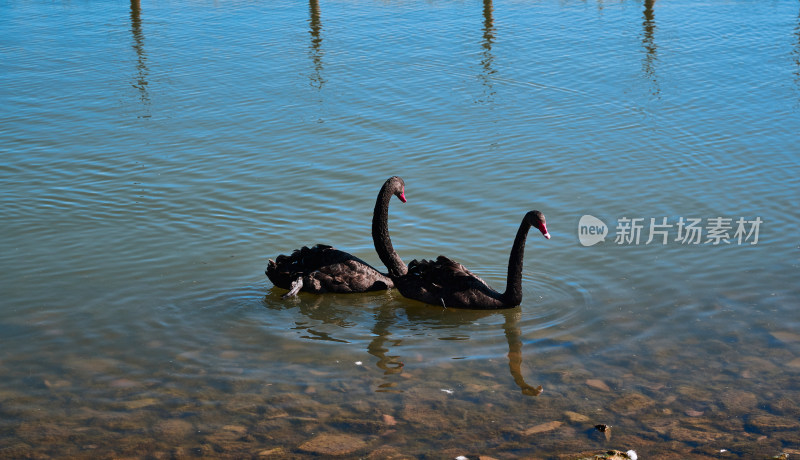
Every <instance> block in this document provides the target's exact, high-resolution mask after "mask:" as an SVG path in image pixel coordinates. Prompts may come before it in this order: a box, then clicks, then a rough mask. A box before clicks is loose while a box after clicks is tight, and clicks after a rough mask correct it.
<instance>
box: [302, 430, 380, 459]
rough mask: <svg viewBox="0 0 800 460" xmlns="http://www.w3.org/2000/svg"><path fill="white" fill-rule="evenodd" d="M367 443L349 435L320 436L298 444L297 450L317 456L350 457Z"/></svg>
mask: <svg viewBox="0 0 800 460" xmlns="http://www.w3.org/2000/svg"><path fill="white" fill-rule="evenodd" d="M366 446H367V443H366V442H364V440H363V439H361V438H360V437H358V436H353V435H350V434H321V435H319V436H317V437H315V438H313V439H311V440H309V441H306V442H304V443H303V444H300V447H299V449H300V450H302V451H304V452H309V453H312V454H317V455H333V456H339V455H350V454H352V453H354V452H356V451H359V450H361V449H364V448H365V447H366Z"/></svg>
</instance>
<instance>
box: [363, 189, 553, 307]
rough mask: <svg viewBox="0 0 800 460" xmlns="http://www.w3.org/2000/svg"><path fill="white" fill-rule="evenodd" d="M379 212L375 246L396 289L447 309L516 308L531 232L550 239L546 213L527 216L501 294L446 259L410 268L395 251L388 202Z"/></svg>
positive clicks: (374, 224) (418, 262) (374, 223)
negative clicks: (526, 241)
mask: <svg viewBox="0 0 800 460" xmlns="http://www.w3.org/2000/svg"><path fill="white" fill-rule="evenodd" d="M381 204H383V205H385V206H384V207H383V208H382V209H381V210H382V211H383V213H384V215H383V216H382V217H381V216H379V214H378V206H379V205H381ZM375 210H376V211H375V214H374V215H373V217H372V235H373V243H374V244H375V250H376V251H377V252H378V255H379V256H380V258H381V261H383V263H384V264H386V268H387V269H388V270H389V276H390V277H391V278H392V281H394V286H395V288H397V290H398V291H400V294H402V295H403V296H404V297H408V298H410V299H415V300H419V301H422V302H425V303H429V304H432V305H441V306H443V307H445V308H471V309H481V310H492V309H500V308H512V307H516V306H517V305H519V304H520V302H522V258H523V255H524V252H525V240H526V238H527V237H528V230H529V229H530V228H531V227H536V228H537V229H538V230H539V231H540V232H542V235H544V237H545V238H547V239H550V234H549V233H548V232H547V225H546V223H545V218H544V214H542V213H541V212H539V211H530V212H528V213H527V214H525V217H524V218H523V219H522V223H521V224H520V226H519V230H517V237H516V238H515V239H514V245H513V246H512V247H511V255H510V256H509V258H508V278H507V280H506V290H505V292H502V293H500V292H497V291H495V290H494V289H492V288H491V287H489V286H488V285H487V284H486V283H485V282H484V281H483V280H482V279H480V278H478V277H477V276H475V275H474V274H472V272H470V271H469V270H467V268H466V267H464V266H463V265H461V264H459V263H457V262H454V261H453V260H451V259H448V258H447V257H444V256H439V257H438V258H437V259H436V260H412V261H411V263H409V264H408V266H406V265H405V264H404V263H403V261H402V260H400V257H399V256H398V255H397V253H396V252H395V251H394V248H393V247H392V242H391V240H390V238H389V229H388V199H387V200H386V201H385V203H384V202H381V201H380V199H379V200H378V203H377V204H376V205H375ZM376 228H377V231H376ZM378 236H380V238H378Z"/></svg>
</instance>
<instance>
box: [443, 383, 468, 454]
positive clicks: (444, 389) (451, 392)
mask: <svg viewBox="0 0 800 460" xmlns="http://www.w3.org/2000/svg"><path fill="white" fill-rule="evenodd" d="M442 391H444V392H445V393H447V394H449V395H451V394H453V393H454V391H453V390H451V389H449V388H442ZM464 458H466V457H464Z"/></svg>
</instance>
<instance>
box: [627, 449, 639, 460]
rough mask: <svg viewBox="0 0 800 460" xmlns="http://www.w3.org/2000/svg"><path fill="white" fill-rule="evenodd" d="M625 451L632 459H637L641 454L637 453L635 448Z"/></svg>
mask: <svg viewBox="0 0 800 460" xmlns="http://www.w3.org/2000/svg"><path fill="white" fill-rule="evenodd" d="M625 453H626V454H627V455H628V458H629V459H631V460H637V459H638V458H639V456H638V455H636V451H635V450H629V451H627V452H625Z"/></svg>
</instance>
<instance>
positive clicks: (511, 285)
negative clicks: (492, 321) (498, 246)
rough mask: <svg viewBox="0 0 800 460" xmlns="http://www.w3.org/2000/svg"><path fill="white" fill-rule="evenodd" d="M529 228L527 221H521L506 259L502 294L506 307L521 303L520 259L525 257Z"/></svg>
mask: <svg viewBox="0 0 800 460" xmlns="http://www.w3.org/2000/svg"><path fill="white" fill-rule="evenodd" d="M530 228H531V224H530V222H529V221H528V219H527V218H526V219H522V223H521V224H519V230H517V236H516V238H514V245H513V246H512V247H511V255H510V256H509V257H508V278H507V279H506V292H504V293H503V301H504V302H505V303H506V304H508V305H513V306H517V305H519V304H520V303H521V302H522V258H523V257H524V256H525V240H526V239H527V238H528V230H529V229H530Z"/></svg>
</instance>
